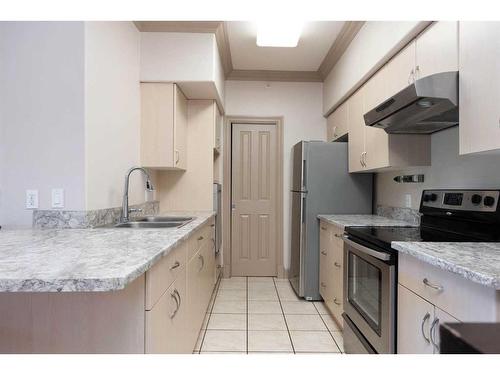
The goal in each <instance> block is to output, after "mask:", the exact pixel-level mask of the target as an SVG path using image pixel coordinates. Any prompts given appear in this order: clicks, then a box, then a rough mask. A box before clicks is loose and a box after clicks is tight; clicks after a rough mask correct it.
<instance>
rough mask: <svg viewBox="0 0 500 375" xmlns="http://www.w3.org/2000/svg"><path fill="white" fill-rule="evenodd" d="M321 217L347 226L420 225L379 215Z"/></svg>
mask: <svg viewBox="0 0 500 375" xmlns="http://www.w3.org/2000/svg"><path fill="white" fill-rule="evenodd" d="M318 218H319V219H322V220H325V221H326V222H328V223H330V224H334V225H337V226H340V227H341V228H345V227H370V226H375V227H385V226H393V227H418V224H414V223H410V222H407V221H403V220H394V219H389V218H387V217H384V216H379V215H318Z"/></svg>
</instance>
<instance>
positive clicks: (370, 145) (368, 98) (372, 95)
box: [347, 67, 431, 172]
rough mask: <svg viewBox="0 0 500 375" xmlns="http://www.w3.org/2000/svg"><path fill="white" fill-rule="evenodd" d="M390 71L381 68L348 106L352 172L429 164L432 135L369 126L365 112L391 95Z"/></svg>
mask: <svg viewBox="0 0 500 375" xmlns="http://www.w3.org/2000/svg"><path fill="white" fill-rule="evenodd" d="M389 74H390V71H389V70H388V68H387V67H383V68H382V69H381V70H379V71H378V72H377V73H376V74H375V75H374V76H373V77H372V78H371V79H370V80H369V81H368V82H367V83H366V84H365V85H364V86H362V87H361V88H360V89H359V90H358V91H357V92H356V93H355V94H354V95H352V96H351V97H350V98H349V99H348V101H347V105H348V107H349V148H348V149H349V151H348V152H349V172H374V171H379V170H384V169H396V168H403V167H412V166H426V165H430V162H431V155H430V151H431V150H430V136H429V135H421V134H387V133H386V132H385V130H383V129H379V128H375V127H371V126H366V125H365V121H364V117H363V115H364V114H365V113H366V112H368V111H369V110H371V109H373V108H374V107H376V106H377V105H378V104H380V103H382V102H383V101H384V100H385V99H387V98H388V97H389V94H388V91H387V90H388V84H387V81H388V80H390V79H388V75H389Z"/></svg>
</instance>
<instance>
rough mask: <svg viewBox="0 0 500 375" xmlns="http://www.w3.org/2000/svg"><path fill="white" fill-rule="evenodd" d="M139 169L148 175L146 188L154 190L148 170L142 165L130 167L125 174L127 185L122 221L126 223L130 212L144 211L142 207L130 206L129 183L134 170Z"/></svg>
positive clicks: (125, 187) (124, 193) (124, 191)
mask: <svg viewBox="0 0 500 375" xmlns="http://www.w3.org/2000/svg"><path fill="white" fill-rule="evenodd" d="M136 170H139V171H141V172H142V173H144V174H145V175H146V189H147V190H148V191H153V190H154V188H153V184H152V183H151V177H150V176H149V173H148V171H146V170H145V169H144V168H142V167H132V168H130V169H129V170H128V171H127V173H126V174H125V186H124V189H123V205H122V217H121V220H120V221H121V222H122V223H126V222H127V221H128V220H129V217H128V214H129V213H130V212H140V211H142V210H141V209H140V208H133V209H132V208H128V185H129V179H130V175H131V174H132V172H133V171H136Z"/></svg>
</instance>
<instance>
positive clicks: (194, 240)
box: [188, 223, 214, 260]
mask: <svg viewBox="0 0 500 375" xmlns="http://www.w3.org/2000/svg"><path fill="white" fill-rule="evenodd" d="M211 224H212V223H208V224H205V225H204V226H203V227H201V228H200V229H198V230H197V231H196V232H195V233H194V234H193V235H192V236H191V238H190V239H189V249H188V260H191V259H192V258H193V256H194V255H195V254H196V253H197V252H198V251H200V249H201V248H202V247H203V246H204V245H205V244H206V243H207V242H209V241H211V238H212V237H213V229H214V228H213V227H211V226H210V225H211Z"/></svg>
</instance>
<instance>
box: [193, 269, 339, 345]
mask: <svg viewBox="0 0 500 375" xmlns="http://www.w3.org/2000/svg"><path fill="white" fill-rule="evenodd" d="M341 352H343V340H342V332H341V331H340V329H339V327H338V326H337V324H336V323H335V321H334V320H333V319H332V317H331V316H330V315H329V314H328V311H327V310H326V307H325V306H324V305H323V303H321V302H307V301H304V300H301V299H299V298H297V296H296V295H295V292H294V291H293V289H292V287H291V286H290V284H289V282H288V280H282V279H276V278H272V277H233V278H231V279H222V280H221V281H220V283H219V284H218V287H217V291H216V293H215V294H214V298H213V300H212V302H211V304H210V306H209V310H208V313H207V318H206V319H205V323H204V325H203V329H202V331H201V332H200V336H199V338H198V343H197V345H196V350H195V353H200V354H210V353H228V354H229V353H240V354H249V353H341Z"/></svg>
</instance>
